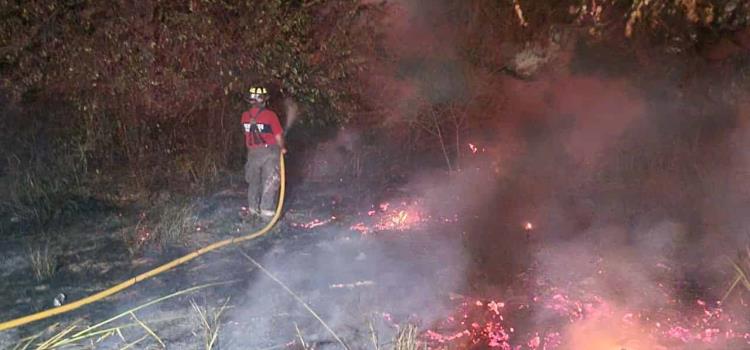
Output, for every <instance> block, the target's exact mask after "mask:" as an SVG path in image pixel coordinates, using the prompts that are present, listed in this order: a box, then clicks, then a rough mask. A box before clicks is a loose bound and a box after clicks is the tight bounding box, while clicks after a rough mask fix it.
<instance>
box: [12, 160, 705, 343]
mask: <svg viewBox="0 0 750 350" xmlns="http://www.w3.org/2000/svg"><path fill="white" fill-rule="evenodd" d="M386 153H387V152H386ZM299 158H304V157H303V156H299ZM372 162H373V163H374V165H373V164H370V166H372V167H374V168H381V169H379V171H372V172H371V173H370V172H368V171H367V169H366V170H365V171H364V174H367V176H361V177H359V178H351V177H346V176H344V175H340V174H341V172H340V171H339V172H338V173H337V172H336V171H334V172H332V173H330V174H329V173H323V174H320V175H321V176H309V175H310V174H309V172H310V171H309V169H308V168H307V167H306V166H305V165H304V164H300V163H295V160H294V158H292V160H291V161H288V162H287V164H288V170H289V171H288V172H287V197H286V202H285V209H284V214H283V216H282V218H281V220H280V222H279V224H278V225H277V226H276V227H275V228H274V229H273V230H272V232H270V233H269V234H268V235H266V236H263V237H261V238H259V239H256V240H254V241H251V242H246V243H242V244H239V245H236V246H230V247H227V248H224V249H221V250H219V251H216V252H211V253H208V254H206V255H204V256H201V257H198V258H197V259H195V260H193V261H191V262H188V263H187V264H184V265H182V266H179V267H177V268H175V269H173V270H171V271H168V272H166V273H163V274H161V275H159V276H156V277H154V278H152V279H149V280H146V281H143V282H140V283H138V284H137V285H135V286H133V287H131V288H129V289H126V290H125V291H123V292H121V293H118V294H116V295H114V296H111V297H109V298H106V299H104V300H102V301H100V302H96V303H94V304H90V305H87V306H84V307H82V308H80V309H77V310H75V311H72V312H70V313H67V314H63V315H60V316H56V317H53V318H50V319H47V320H42V321H38V322H35V323H32V324H30V325H27V326H23V327H21V328H19V329H16V330H13V331H8V332H4V333H5V334H0V348H13V347H14V346H15V345H16V344H17V341H18V339H21V338H23V337H25V336H29V335H32V334H37V333H38V332H40V331H46V333H45V337H47V338H48V337H50V336H53V335H54V334H56V333H57V332H59V331H60V330H61V328H60V327H61V326H57V327H55V328H50V327H51V326H52V325H54V324H56V323H59V324H61V325H69V324H73V323H76V322H77V324H79V325H82V326H86V325H91V324H95V323H97V322H100V321H102V320H105V319H108V318H110V317H112V316H114V315H117V314H119V313H121V312H124V311H126V310H129V309H131V308H133V307H136V306H139V305H141V304H144V303H146V302H148V301H150V300H153V299H156V298H158V297H162V296H165V295H168V294H170V293H174V292H177V291H180V290H184V289H187V288H189V287H192V286H199V285H204V284H207V283H217V282H220V283H225V284H222V285H218V286H213V287H209V288H205V289H201V290H199V291H197V292H193V293H190V294H187V295H184V296H180V297H177V298H173V299H170V300H169V301H166V302H162V303H159V304H157V305H153V306H151V307H149V308H146V309H144V310H141V311H139V312H138V317H139V319H141V320H143V321H145V322H146V323H148V324H149V325H150V326H151V327H152V328H153V330H154V331H155V332H156V333H157V334H158V335H159V337H160V338H161V339H162V340H163V341H164V342H165V344H167V348H177V349H198V348H205V346H204V341H205V336H204V334H203V329H202V328H201V326H200V324H199V321H198V320H197V318H196V316H195V312H194V310H193V309H192V307H191V301H192V302H195V303H196V304H197V305H199V306H203V307H207V308H208V309H209V310H216V309H217V308H219V307H220V306H221V305H222V304H223V303H224V302H226V303H227V305H228V308H227V310H226V311H225V312H224V313H223V314H222V317H221V318H220V324H221V330H220V335H219V343H218V348H220V349H245V348H249V349H268V348H274V347H277V348H285V344H293V343H294V342H295V341H298V339H299V335H298V334H297V329H300V332H301V333H302V337H303V338H304V339H305V341H306V342H307V343H308V344H315V345H316V346H317V348H318V349H328V348H332V349H333V348H339V345H338V343H337V342H336V340H335V339H334V338H333V337H332V336H331V335H330V334H329V333H328V332H327V331H326V330H325V329H324V328H323V327H322V326H321V324H320V323H319V322H318V321H317V320H316V319H315V318H314V317H312V316H311V314H310V313H309V312H308V311H306V310H305V309H304V308H303V307H302V306H301V305H300V303H298V302H297V301H295V300H294V299H293V298H292V297H291V296H290V295H288V294H287V293H286V292H285V291H284V290H283V289H282V288H281V287H279V286H278V285H277V284H275V283H274V282H272V281H270V280H269V278H268V277H267V276H265V274H263V273H262V272H261V271H259V270H258V269H257V268H256V267H255V266H254V265H253V264H252V263H250V262H249V261H248V260H247V259H246V258H245V256H244V254H247V255H249V256H251V257H253V258H254V259H256V260H257V261H258V262H260V263H261V264H263V265H264V266H265V267H266V268H267V269H268V270H269V271H271V273H273V274H274V275H275V276H276V277H278V278H279V279H280V280H281V281H283V282H284V283H286V284H287V285H288V286H289V288H291V289H292V290H293V291H294V292H295V293H297V294H298V295H299V296H300V297H301V298H302V299H303V300H304V301H305V302H306V303H308V304H309V305H310V306H311V307H312V308H313V309H314V310H316V312H318V313H319V315H320V317H321V318H322V319H323V320H326V322H329V323H330V325H331V326H332V328H334V329H335V331H336V333H337V334H338V335H339V336H340V337H342V338H343V339H345V341H346V342H347V343H348V345H349V346H350V347H351V348H352V349H360V348H362V349H364V348H372V345H371V338H372V334H371V331H370V326H372V327H373V329H374V330H375V333H377V335H378V338H379V339H380V343H381V345H387V344H388V342H389V341H390V339H392V337H393V336H394V334H395V330H396V328H395V325H396V324H403V323H406V322H415V323H417V324H419V325H420V327H422V329H425V328H434V329H437V330H439V331H445V332H446V333H451V332H453V331H458V329H452V328H451V326H450V325H448V326H445V327H444V325H443V324H442V323H441V321H443V320H444V319H445V318H446V317H449V316H451V315H452V313H454V312H455V311H456V310H455V309H454V308H453V307H454V306H455V304H456V302H454V301H452V300H453V299H454V298H453V297H454V294H458V295H463V296H461V297H460V298H464V297H466V298H467V300H469V299H470V298H478V299H484V300H492V299H493V298H502V299H504V300H506V301H507V302H508V304H509V305H513V303H514V302H518V303H522V302H523V300H524V299H525V298H528V296H529V291H530V290H533V289H534V286H533V285H530V283H532V278H531V277H530V276H531V275H532V274H533V273H534V266H533V257H534V254H535V253H536V252H537V251H538V250H539V249H542V248H544V244H547V243H549V244H551V245H555V244H558V243H559V242H561V241H562V240H565V239H572V238H571V237H556V238H555V240H550V242H546V243H545V242H542V241H540V240H539V239H538V238H537V237H540V236H541V237H545V235H544V234H541V233H538V232H533V233H529V232H526V231H524V230H523V229H522V228H521V227H519V225H518V223H520V222H522V221H523V220H524V219H526V218H527V217H526V215H527V213H528V212H529V210H530V206H531V204H529V203H528V201H525V200H524V199H525V198H526V197H525V195H524V194H525V193H527V192H528V193H532V192H533V191H532V189H533V188H534V187H535V184H536V183H539V182H537V181H532V180H534V179H531V180H529V179H527V178H525V177H523V176H519V179H518V180H511V181H508V184H507V185H506V186H505V187H503V188H501V190H500V193H499V194H498V195H497V198H494V199H493V200H492V201H491V203H490V204H489V205H485V206H484V207H482V208H473V209H472V210H473V211H471V212H469V213H468V214H467V215H465V218H462V221H461V222H432V223H429V224H427V225H424V226H420V227H416V228H413V229H410V230H408V231H405V232H403V231H382V232H377V233H376V234H373V235H369V236H368V235H364V236H363V235H362V234H360V233H358V232H356V231H354V230H351V229H350V227H351V226H352V225H354V224H356V223H358V222H360V221H362V220H363V217H365V218H366V217H367V215H366V213H367V212H368V210H370V209H372V208H373V206H377V205H378V204H379V203H382V202H383V201H389V200H394V201H397V200H398V199H400V198H404V199H409V198H410V196H414V195H418V193H412V192H410V191H409V190H404V189H402V185H404V181H403V179H404V178H405V176H400V174H399V172H397V171H393V170H392V169H394V168H393V167H390V166H389V167H386V166H384V165H383V164H387V162H385V161H382V160H377V159H375V160H372ZM378 162H380V163H378ZM435 164H438V165H437V166H436V165H435ZM435 164H432V163H430V164H428V165H427V167H433V168H439V163H435ZM419 165H424V164H419ZM413 166H418V165H416V164H413ZM384 169H387V171H384ZM409 170H411V169H409V168H403V170H402V171H403V172H408V171H409ZM523 170H524V169H521V170H519V173H524V171H523ZM313 172H314V171H313ZM384 173H390V174H389V175H388V177H387V178H386V177H385V176H384V175H383V174H384ZM560 187H564V186H560ZM245 191H246V188H245V184H244V182H243V181H242V176H241V174H238V173H233V174H231V175H230V176H228V177H227V178H226V179H225V180H224V181H222V183H220V184H219V185H217V186H216V187H215V188H214V189H213V190H211V191H206V193H205V194H203V195H178V194H170V193H168V192H163V191H162V192H160V193H156V194H155V195H153V196H151V197H148V198H147V200H144V201H140V202H135V203H132V204H131V205H128V206H120V207H118V206H114V205H96V206H93V208H94V209H92V210H89V211H86V212H84V213H82V214H81V215H80V216H78V217H75V216H72V217H69V218H68V219H67V220H64V221H60V222H59V223H58V224H55V225H48V226H46V227H44V228H43V229H41V230H38V232H37V233H35V234H27V235H23V234H20V233H21V232H23V230H22V229H21V228H19V227H15V228H14V229H13V231H15V232H17V233H15V234H12V235H4V236H3V237H2V244H0V250H1V251H0V256H1V257H2V258H0V274H2V275H1V277H2V280H3V283H2V284H0V296H1V298H0V310H3V312H2V319H3V320H8V319H12V318H15V317H20V316H23V315H26V314H29V313H33V312H37V311H41V310H45V309H47V308H50V307H52V302H53V299H54V298H55V297H56V296H57V295H58V294H59V293H64V294H65V295H66V296H67V301H74V300H78V299H80V298H83V297H85V296H88V295H91V294H93V293H96V292H98V291H101V290H103V289H106V288H108V287H110V286H112V285H114V284H115V283H118V282H121V281H123V280H126V279H128V278H131V277H133V276H135V275H137V274H139V273H142V272H145V271H148V270H150V269H152V268H154V267H156V266H159V265H161V264H163V263H165V262H168V261H171V260H172V259H174V258H177V257H180V256H182V255H184V254H187V253H189V252H191V251H194V250H196V249H198V248H201V247H204V246H206V245H208V244H210V243H213V242H216V241H219V240H223V239H226V238H229V237H236V236H240V235H244V234H247V233H249V232H253V231H255V230H256V229H258V228H259V227H261V226H262V225H263V223H262V222H259V221H256V220H249V219H248V218H246V217H245V216H243V215H242V214H241V208H242V207H243V205H244V204H245V198H246V197H245ZM581 196H582V194H575V195H570V196H568V197H569V198H567V199H566V203H568V204H569V205H570V206H569V207H570V208H574V209H572V210H571V211H572V212H575V211H576V210H578V211H581V212H585V210H584V209H585V208H584V209H580V208H578V207H583V204H581V203H583V201H582V200H581V199H580V197H581ZM453 204H459V203H447V204H446V205H447V206H448V207H451V206H452V205H453ZM167 206H172V207H190V208H192V211H191V221H190V222H191V223H192V226H191V228H190V229H188V230H186V232H185V233H184V235H183V236H182V237H181V239H180V240H179V241H178V242H169V243H168V244H161V243H160V242H158V241H156V240H151V241H147V242H146V243H144V244H136V245H135V249H134V243H133V238H134V237H138V235H137V234H138V233H139V232H140V231H139V230H143V229H144V227H145V228H147V229H153V224H154V223H155V222H157V221H158V216H159V215H160V214H161V213H163V210H162V209H164V208H166V207H167ZM144 213H147V214H149V215H150V216H149V215H147V216H149V217H148V218H147V219H148V220H145V221H144V219H143V217H144ZM579 216H580V217H581V218H580V219H576V220H575V221H574V222H572V223H571V224H570V225H572V228H571V229H570V230H569V231H581V230H585V229H586V227H587V226H588V225H590V222H588V221H589V220H590V219H589V218H588V217H587V216H586V215H579ZM333 217H335V219H333V220H332V221H331V222H329V223H327V224H325V225H321V226H319V227H315V228H304V227H303V226H300V224H304V223H308V222H311V221H312V220H315V219H318V220H327V219H330V218H333ZM149 220H150V221H149ZM365 220H366V219H365ZM540 220H541V219H540ZM498 232H502V237H501V238H502V239H498V237H497V236H496V235H497V233H498ZM458 233H461V234H460V235H459V234H458ZM546 237H549V236H546ZM43 244H48V245H49V246H50V247H52V252H53V254H54V255H55V256H56V258H55V259H54V264H55V269H54V270H55V271H54V273H53V274H52V276H51V277H49V278H46V279H43V280H41V281H38V280H37V279H36V278H35V277H34V275H33V273H32V268H31V264H30V261H29V251H30V249H32V248H34V247H39V246H41V245H43ZM443 250H450V251H451V253H456V254H458V255H461V256H452V255H451V253H448V254H446V252H444V251H443ZM459 262H460V263H459ZM464 264H465V265H464ZM678 277H680V276H678ZM357 282H362V283H363V284H362V285H356V283H357ZM665 282H667V283H672V284H674V285H677V286H679V288H678V290H679V291H681V292H682V293H684V295H682V296H680V297H681V298H682V299H684V300H694V299H696V298H700V297H704V296H706V293H707V292H706V287H707V286H706V285H704V284H701V283H698V282H694V281H691V279H689V278H678V279H677V280H669V281H665ZM336 286H343V287H336ZM535 311H536V310H534V309H532V308H527V309H525V310H524V311H520V312H516V313H514V314H512V315H508V320H509V321H510V322H511V323H512V324H514V325H515V326H516V329H517V330H518V333H517V334H519V335H522V334H523V333H524V332H526V331H528V332H532V331H533V329H531V328H530V327H531V326H532V325H533V326H536V327H539V326H540V325H539V324H538V323H537V322H538V320H535V319H534V317H533V316H534V313H535ZM484 316H485V315H476V317H477V320H479V321H481V320H482V318H483V317H484ZM386 319H388V320H389V321H388V322H386V321H384V320H386ZM132 322H133V320H132V319H130V318H127V317H125V318H123V319H121V320H119V321H117V322H116V324H118V325H121V324H129V323H132ZM550 322H551V323H550V324H545V325H542V326H543V327H546V328H550V329H551V328H554V327H555V326H557V324H555V322H557V321H550ZM535 323H537V324H535ZM446 327H447V328H446ZM143 334H144V332H143V329H141V328H139V327H130V328H127V329H123V335H124V337H125V338H126V339H127V340H128V341H134V340H136V339H138V338H140V337H142V336H143ZM125 344H126V342H124V341H123V340H122V339H120V338H119V337H117V336H111V337H108V338H106V339H104V340H103V341H102V342H101V343H98V344H96V346H95V347H96V348H120V347H122V346H124V345H125ZM155 346H158V344H157V342H156V341H155V340H153V339H151V338H149V339H148V340H147V341H144V343H141V344H139V346H138V347H137V348H148V347H155ZM477 346H479V345H477ZM286 348H288V347H286ZM463 348H481V347H476V346H474V347H472V346H471V345H466V346H464V347H463Z"/></svg>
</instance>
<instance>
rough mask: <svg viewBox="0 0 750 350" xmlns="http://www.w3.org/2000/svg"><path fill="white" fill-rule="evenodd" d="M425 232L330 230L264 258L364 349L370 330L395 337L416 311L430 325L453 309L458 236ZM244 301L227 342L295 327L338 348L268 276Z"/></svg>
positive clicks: (280, 334)
mask: <svg viewBox="0 0 750 350" xmlns="http://www.w3.org/2000/svg"><path fill="white" fill-rule="evenodd" d="M420 234H422V233H420ZM423 234H424V235H415V236H408V235H409V233H404V235H407V236H397V237H380V236H373V237H370V238H358V237H357V238H352V237H351V235H350V234H347V233H344V232H339V231H338V230H336V229H331V230H329V231H328V232H318V233H316V237H315V238H314V239H313V240H312V241H308V240H305V241H303V242H300V243H299V246H294V247H287V248H281V249H280V248H277V249H274V250H272V251H270V252H268V253H266V254H264V255H263V257H262V259H260V263H261V264H262V265H263V266H264V267H265V268H266V269H268V270H269V271H271V273H273V274H274V275H275V276H276V277H277V278H278V279H279V280H281V281H282V282H283V283H284V284H285V285H286V286H287V287H289V288H290V289H291V290H293V291H294V292H295V293H297V294H298V295H299V296H300V297H301V298H302V299H303V300H305V302H306V303H307V304H308V305H309V306H310V308H312V309H313V310H314V311H315V312H316V313H317V314H318V315H319V316H320V318H321V319H322V320H323V321H324V322H325V323H326V324H327V325H328V326H329V327H330V328H331V329H333V330H334V331H335V332H336V333H337V335H338V336H339V337H341V338H343V339H345V340H346V342H347V343H348V345H349V346H350V347H351V348H366V347H369V346H372V335H373V334H374V335H376V336H377V337H378V338H380V339H382V340H383V342H387V341H389V340H390V339H392V337H393V335H394V333H395V332H396V330H397V329H396V327H397V324H401V323H405V322H407V321H410V320H411V319H412V316H413V315H419V318H418V320H419V321H420V322H425V323H427V324H429V323H430V322H432V321H434V320H437V319H439V318H440V317H442V316H443V315H445V314H446V313H447V312H449V310H450V309H449V308H448V305H446V301H447V300H448V298H447V295H448V293H449V292H450V291H453V290H455V289H456V288H458V286H460V285H461V283H462V280H461V276H462V272H461V271H460V270H461V266H463V263H462V261H463V257H462V256H461V254H460V249H457V246H456V242H455V241H452V240H450V239H448V238H445V237H436V236H435V235H432V234H429V233H426V232H425V233H423ZM426 235H429V236H426ZM321 236H323V237H327V238H321ZM243 299H244V300H246V302H245V303H244V304H241V305H239V306H238V307H237V308H236V309H235V310H233V311H232V313H231V315H230V318H231V320H232V321H231V322H230V323H232V324H238V325H239V326H236V327H235V328H233V332H232V333H231V334H229V339H231V340H230V341H229V344H228V345H229V346H230V348H231V347H232V346H234V345H236V346H237V347H241V348H248V347H249V348H265V347H270V346H274V345H278V344H284V343H287V342H289V341H292V340H294V339H291V338H290V337H293V336H294V335H295V334H296V328H295V326H296V327H298V328H299V329H301V330H303V337H304V340H305V341H306V342H308V343H311V344H318V345H320V346H322V347H323V348H327V347H325V346H326V344H330V345H331V346H332V347H338V344H334V342H335V341H334V338H333V337H332V336H331V335H330V333H329V332H328V331H326V329H325V328H324V327H323V325H322V324H321V322H320V321H319V320H317V319H316V318H315V317H314V316H313V315H312V314H311V313H309V312H308V311H307V310H306V309H305V308H304V307H303V305H301V304H300V303H299V302H297V301H296V300H295V299H294V298H293V297H292V296H290V295H289V294H288V293H287V292H285V291H284V290H283V289H282V288H281V287H280V286H279V285H278V284H277V283H275V282H273V281H272V280H271V279H269V278H267V276H265V275H263V274H258V276H257V279H256V280H254V281H252V283H251V287H250V288H249V289H248V290H247V296H246V298H243ZM415 321H416V320H415ZM371 327H372V328H371ZM371 333H372V334H371ZM319 348H321V347H319Z"/></svg>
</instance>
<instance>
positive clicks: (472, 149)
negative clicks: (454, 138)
mask: <svg viewBox="0 0 750 350" xmlns="http://www.w3.org/2000/svg"><path fill="white" fill-rule="evenodd" d="M469 149H470V150H471V153H473V154H477V152H479V149H478V148H477V146H475V145H474V144H473V143H470V144H469Z"/></svg>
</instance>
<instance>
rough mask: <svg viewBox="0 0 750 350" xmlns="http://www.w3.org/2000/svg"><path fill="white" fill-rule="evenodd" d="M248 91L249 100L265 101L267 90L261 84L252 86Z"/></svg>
mask: <svg viewBox="0 0 750 350" xmlns="http://www.w3.org/2000/svg"><path fill="white" fill-rule="evenodd" d="M248 92H249V93H250V100H251V101H254V102H265V100H266V99H267V98H268V90H266V88H265V87H262V86H253V87H251V88H250V90H248Z"/></svg>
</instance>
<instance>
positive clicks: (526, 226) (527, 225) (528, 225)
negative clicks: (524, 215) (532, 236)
mask: <svg viewBox="0 0 750 350" xmlns="http://www.w3.org/2000/svg"><path fill="white" fill-rule="evenodd" d="M523 229H524V230H526V231H533V230H534V224H532V223H531V222H530V221H527V222H526V223H525V224H524V225H523Z"/></svg>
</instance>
